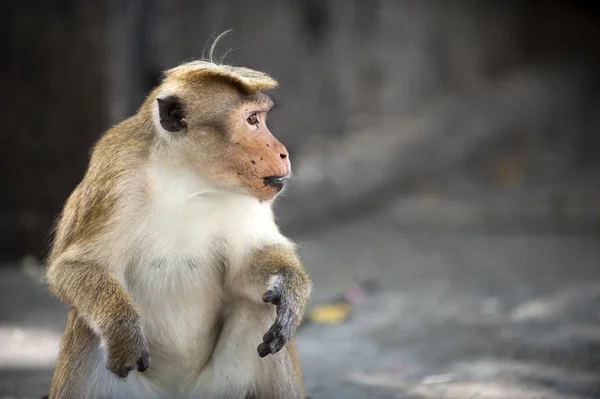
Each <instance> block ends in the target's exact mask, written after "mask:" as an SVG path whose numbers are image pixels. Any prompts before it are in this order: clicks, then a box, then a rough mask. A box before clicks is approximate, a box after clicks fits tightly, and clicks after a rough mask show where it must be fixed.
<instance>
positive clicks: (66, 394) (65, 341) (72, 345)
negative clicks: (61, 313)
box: [49, 309, 97, 399]
mask: <svg viewBox="0 0 600 399" xmlns="http://www.w3.org/2000/svg"><path fill="white" fill-rule="evenodd" d="M96 343H97V339H96V337H95V336H94V333H93V332H92V330H90V328H89V327H88V326H87V325H86V324H85V323H84V322H83V321H82V320H81V319H80V318H79V317H78V316H77V311H76V310H75V309H71V310H69V313H68V315H67V326H66V328H65V333H64V335H63V338H62V341H61V344H60V353H59V356H58V362H57V364H56V369H55V370H54V375H53V377H52V383H51V385H50V395H49V399H59V398H60V399H71V398H73V399H75V398H83V397H84V392H85V385H84V383H85V381H86V379H87V376H88V375H89V372H90V366H91V363H92V357H93V355H92V351H93V348H94V346H95V345H96Z"/></svg>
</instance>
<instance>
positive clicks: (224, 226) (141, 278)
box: [125, 165, 287, 383]
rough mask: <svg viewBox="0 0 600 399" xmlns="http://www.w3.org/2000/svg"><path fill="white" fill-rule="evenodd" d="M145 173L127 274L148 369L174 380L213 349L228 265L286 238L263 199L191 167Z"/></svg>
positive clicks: (238, 264) (154, 168)
mask: <svg viewBox="0 0 600 399" xmlns="http://www.w3.org/2000/svg"><path fill="white" fill-rule="evenodd" d="M148 179H149V195H150V204H151V205H150V207H149V212H147V214H145V215H144V216H143V218H142V219H141V220H140V223H139V228H137V229H135V231H137V233H135V237H133V240H134V241H135V245H134V247H135V248H137V249H138V250H137V251H136V253H135V254H133V255H132V256H131V258H132V259H133V260H132V261H131V262H130V264H129V266H128V269H127V272H126V273H125V280H126V284H127V287H128V290H129V294H130V295H131V297H132V299H133V301H134V303H135V304H136V306H137V307H138V308H139V310H140V313H141V317H142V324H143V327H144V329H145V330H146V336H147V339H148V341H149V344H150V350H151V357H152V363H153V365H155V366H157V367H156V368H154V367H153V368H154V369H155V370H161V371H160V372H161V376H160V377H159V378H160V379H161V380H162V381H165V382H166V381H167V380H172V381H173V383H180V382H181V381H178V380H180V379H181V378H182V377H184V378H187V377H186V376H182V375H181V374H182V373H184V374H189V373H194V372H199V371H200V369H201V367H202V366H203V364H204V363H205V362H206V361H207V360H208V357H209V356H210V353H211V351H212V349H213V347H214V343H215V341H216V339H217V337H216V332H217V331H218V328H216V327H218V326H217V324H218V323H219V322H220V320H219V318H220V315H221V312H222V306H223V300H224V295H225V293H224V292H223V278H224V274H225V273H226V272H228V271H229V270H227V269H231V268H239V267H244V265H245V262H246V260H247V257H248V255H249V254H250V252H251V251H252V250H254V249H256V248H258V247H260V246H262V245H267V244H271V243H283V242H286V241H287V240H286V239H285V238H284V237H283V236H282V235H281V234H280V233H279V231H278V229H277V227H276V225H275V223H274V221H273V216H272V212H271V209H270V206H269V204H266V203H260V202H259V201H257V200H256V199H254V198H252V197H249V196H247V195H243V194H234V193H228V192H222V191H221V192H220V191H216V190H214V189H213V188H211V187H210V186H208V185H207V184H205V183H204V182H203V181H202V180H200V179H199V178H198V177H197V176H196V175H195V174H194V173H193V172H192V171H190V170H185V169H172V168H168V167H165V166H162V165H151V166H150V167H149V169H148ZM183 370H185V372H184V371H183ZM150 371H151V370H150ZM150 375H151V373H150ZM189 378H193V377H192V376H191V375H190V376H189Z"/></svg>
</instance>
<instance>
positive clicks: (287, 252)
mask: <svg viewBox="0 0 600 399" xmlns="http://www.w3.org/2000/svg"><path fill="white" fill-rule="evenodd" d="M230 287H231V289H232V291H233V292H235V293H237V294H239V295H243V296H244V297H245V298H247V299H249V300H251V301H256V302H267V303H272V304H274V305H276V306H277V316H276V318H275V322H274V323H273V326H272V327H271V328H270V329H269V331H268V332H267V333H266V334H265V336H264V337H263V343H261V344H260V345H259V347H258V354H259V355H260V356H261V357H265V356H267V355H268V354H271V353H272V354H275V353H277V352H278V351H279V350H281V348H282V347H283V346H284V345H285V344H286V342H287V341H289V340H290V339H291V338H292V337H293V335H294V333H295V331H296V329H297V328H298V326H299V325H300V323H301V322H302V317H303V316H304V307H305V305H306V302H307V300H308V297H309V296H310V293H311V290H312V282H311V280H310V278H309V276H308V274H307V273H306V271H305V270H304V267H303V266H302V264H301V262H300V260H299V258H298V256H297V255H296V253H295V251H294V249H293V248H290V247H288V246H284V245H269V246H266V247H263V248H262V249H260V250H257V251H255V252H254V253H253V255H252V257H251V259H250V263H249V267H248V268H247V269H245V270H243V271H241V272H240V273H238V274H237V275H236V276H235V278H233V279H232V280H231V281H230Z"/></svg>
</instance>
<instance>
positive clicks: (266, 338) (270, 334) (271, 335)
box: [263, 320, 281, 344]
mask: <svg viewBox="0 0 600 399" xmlns="http://www.w3.org/2000/svg"><path fill="white" fill-rule="evenodd" d="M279 331H281V324H280V323H279V321H277V320H276V321H275V323H274V324H273V325H272V326H271V328H269V331H267V333H266V334H265V335H263V342H264V343H266V344H268V343H269V342H271V341H273V340H274V339H275V336H276V335H277V333H279Z"/></svg>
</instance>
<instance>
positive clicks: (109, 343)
mask: <svg viewBox="0 0 600 399" xmlns="http://www.w3.org/2000/svg"><path fill="white" fill-rule="evenodd" d="M104 338H105V340H104V341H105V344H106V368H107V369H109V370H110V371H111V372H112V373H114V374H116V375H118V376H119V377H121V378H126V377H127V375H128V374H129V372H130V371H132V370H134V369H136V368H137V370H138V371H140V372H143V371H146V370H147V369H148V367H150V356H149V355H148V343H147V341H146V337H145V336H144V333H143V332H142V328H141V327H140V324H139V322H138V321H137V320H135V319H128V320H115V321H114V322H113V323H111V326H110V328H109V329H108V331H107V333H106V334H105V335H104Z"/></svg>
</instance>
